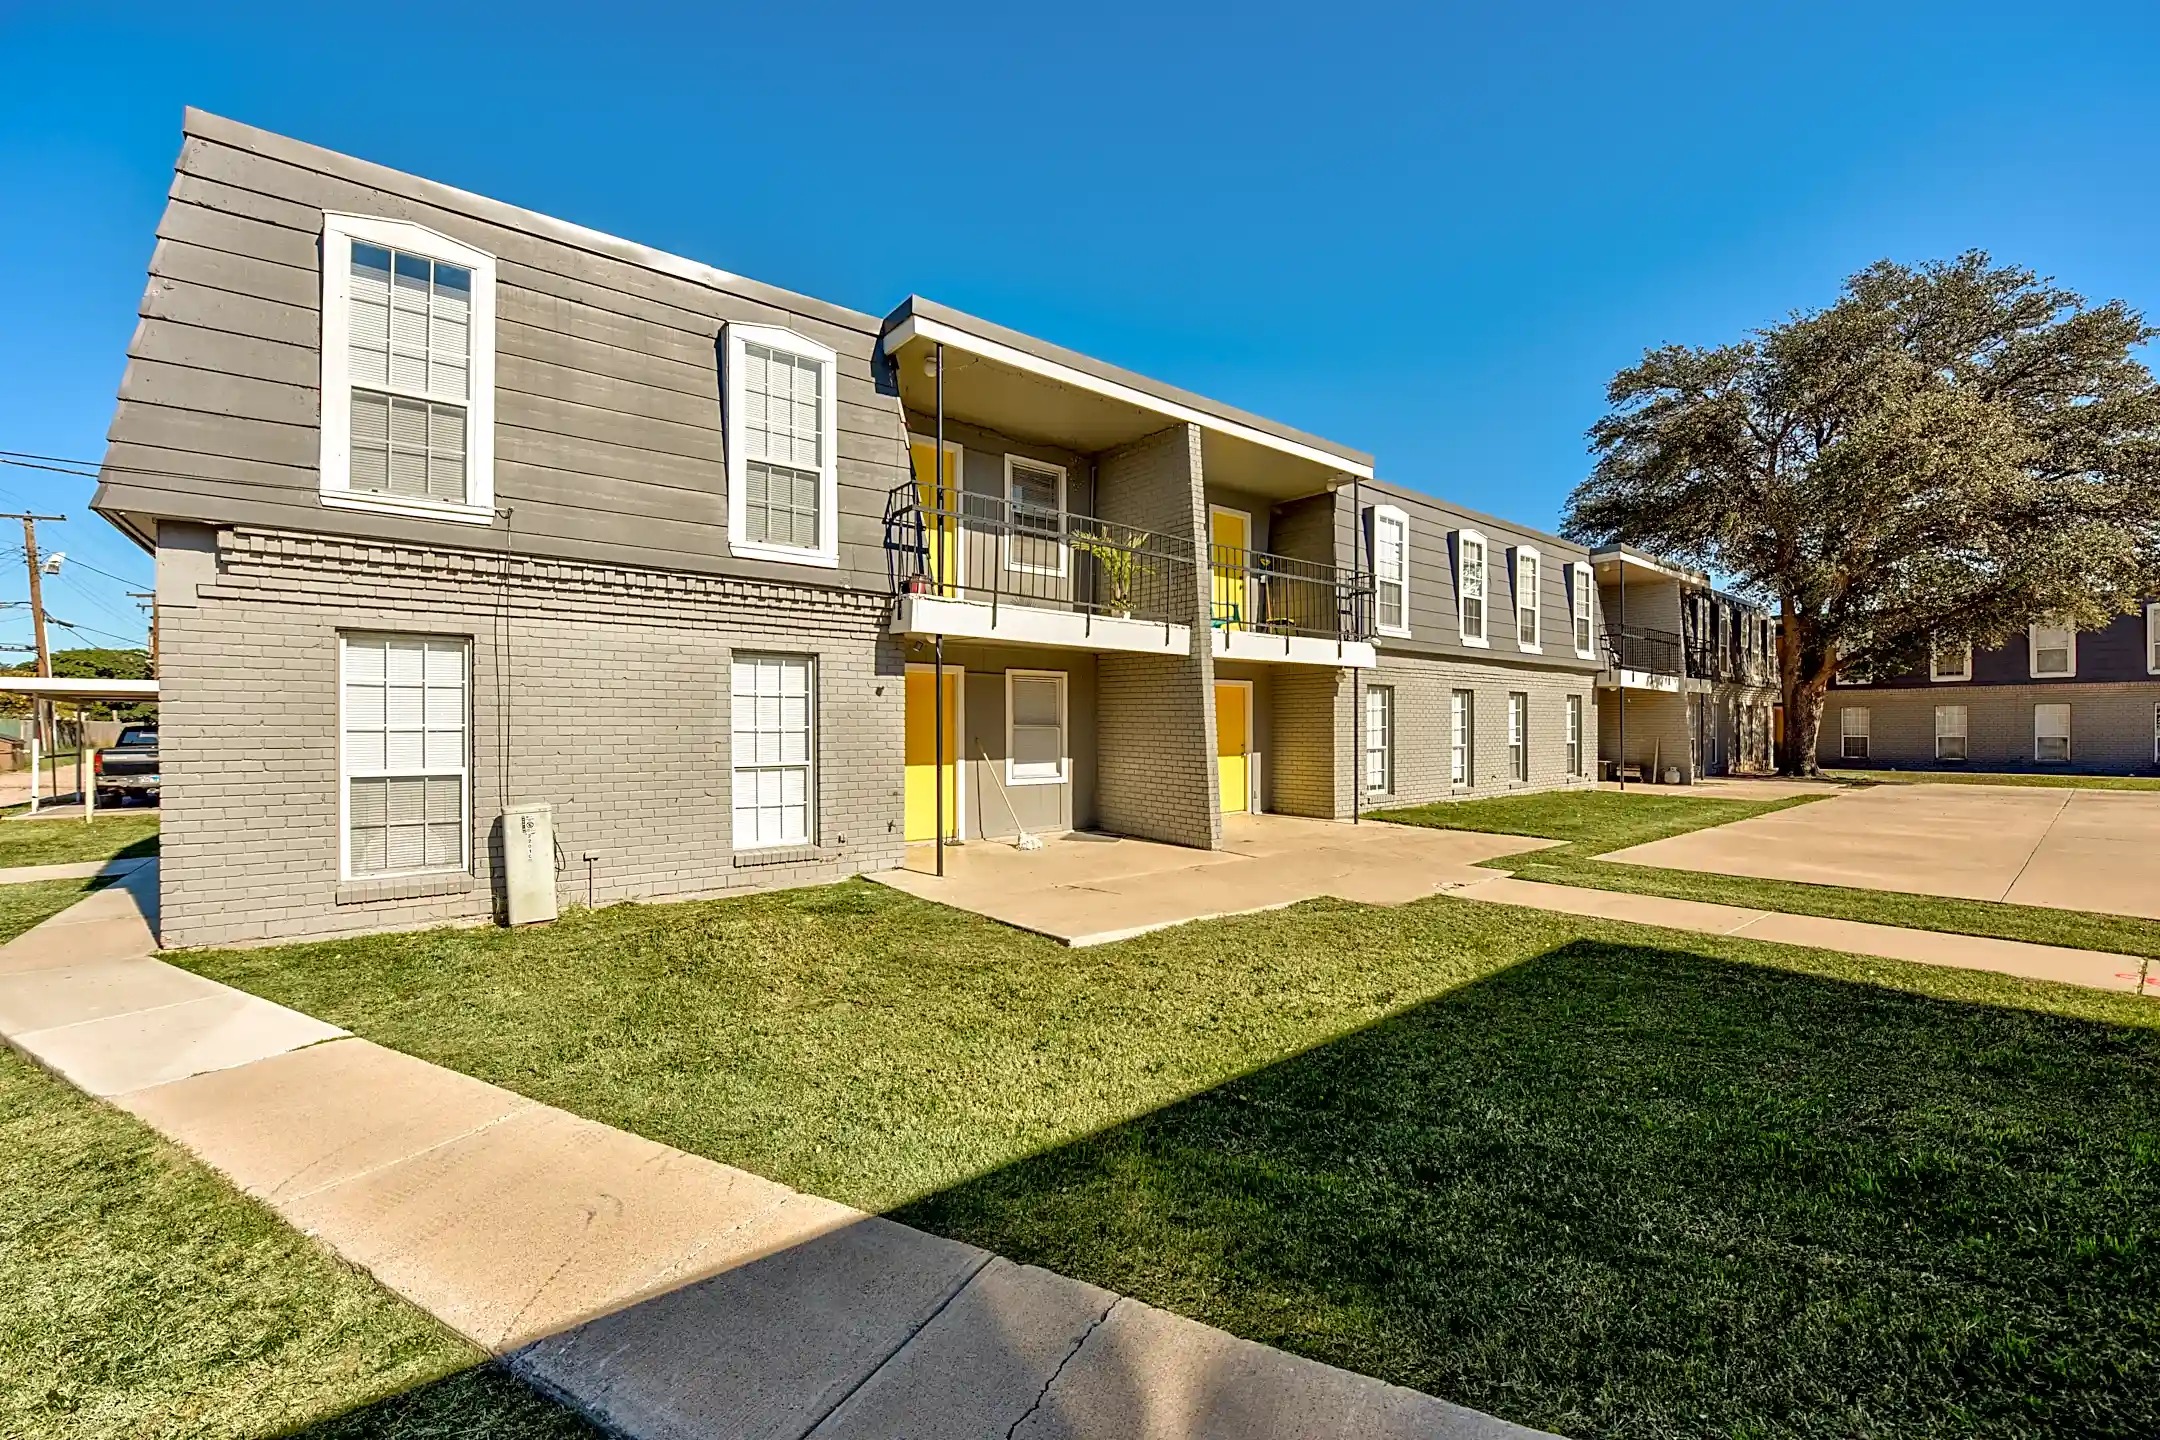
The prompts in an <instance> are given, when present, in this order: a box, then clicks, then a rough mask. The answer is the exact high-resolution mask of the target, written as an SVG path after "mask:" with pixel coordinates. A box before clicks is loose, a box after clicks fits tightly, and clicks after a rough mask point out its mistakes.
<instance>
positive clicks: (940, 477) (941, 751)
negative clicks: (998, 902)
mask: <svg viewBox="0 0 2160 1440" xmlns="http://www.w3.org/2000/svg"><path fill="white" fill-rule="evenodd" d="M933 363H934V364H935V365H936V366H937V439H936V441H935V442H934V444H933V445H932V448H931V451H930V494H931V495H932V496H933V497H934V498H935V500H936V502H937V503H936V506H935V508H934V509H933V511H932V523H933V524H935V525H936V526H937V535H938V539H937V548H936V550H934V551H933V552H932V553H934V554H936V555H937V557H938V560H939V562H940V563H939V567H938V568H939V569H940V570H943V569H944V568H946V567H947V566H948V565H949V564H950V563H951V561H952V560H953V559H954V558H956V557H954V556H950V555H947V554H945V553H944V540H945V516H944V514H943V513H942V512H943V511H944V509H945V344H944V342H943V341H939V342H938V346H937V352H936V359H935V361H934V362H933ZM953 548H954V549H956V550H957V549H958V548H959V545H958V537H957V536H956V537H955V544H954V547H953ZM946 578H947V577H945V576H944V575H942V574H941V575H939V576H938V581H939V586H938V588H939V589H940V590H942V589H943V588H944V581H945V579H946ZM933 644H934V648H933V650H932V658H931V663H930V690H931V700H930V724H931V728H932V729H933V730H934V731H935V732H936V733H935V735H934V736H933V737H932V739H931V742H930V754H931V759H932V767H931V771H930V793H931V794H932V795H933V796H935V797H936V798H935V800H934V801H933V802H932V806H931V817H932V818H931V823H932V825H933V826H934V827H935V831H934V833H933V834H932V836H931V843H932V844H933V845H935V846H936V847H937V873H938V878H939V879H943V878H944V876H945V635H944V632H942V631H940V632H939V633H938V635H937V636H936V638H935V640H934V642H933ZM955 763H957V761H956V762H955Z"/></svg>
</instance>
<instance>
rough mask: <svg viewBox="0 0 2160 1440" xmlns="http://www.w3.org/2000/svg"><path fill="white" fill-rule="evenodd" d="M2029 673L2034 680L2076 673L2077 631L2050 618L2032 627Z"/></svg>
mask: <svg viewBox="0 0 2160 1440" xmlns="http://www.w3.org/2000/svg"><path fill="white" fill-rule="evenodd" d="M2030 650H2031V656H2032V666H2031V675H2032V678H2033V679H2035V680H2041V679H2046V678H2048V677H2051V676H2054V677H2062V676H2072V675H2075V674H2077V632H2076V631H2075V630H2072V629H2071V628H2070V627H2068V626H2066V625H2059V624H2056V623H2055V622H2053V621H2052V620H2051V621H2049V622H2047V623H2046V624H2042V625H2035V626H2033V627H2032V632H2031V637H2030Z"/></svg>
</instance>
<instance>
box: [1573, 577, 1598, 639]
mask: <svg viewBox="0 0 2160 1440" xmlns="http://www.w3.org/2000/svg"><path fill="white" fill-rule="evenodd" d="M1569 573H1570V574H1571V575H1572V576H1573V577H1574V580H1575V589H1574V591H1573V593H1572V594H1570V595H1569V597H1568V600H1569V604H1570V608H1571V613H1572V615H1573V617H1574V621H1575V653H1576V655H1578V656H1580V657H1581V658H1582V659H1585V660H1588V659H1589V658H1590V657H1591V656H1592V655H1594V654H1596V653H1597V652H1596V651H1595V649H1594V648H1593V645H1594V642H1593V640H1592V638H1591V634H1590V625H1591V610H1590V607H1591V605H1592V604H1593V603H1594V599H1593V597H1595V595H1596V594H1597V588H1596V587H1597V581H1596V580H1595V579H1594V578H1593V577H1592V576H1591V573H1590V567H1589V566H1588V565H1576V566H1573V567H1571V569H1570V571H1569Z"/></svg>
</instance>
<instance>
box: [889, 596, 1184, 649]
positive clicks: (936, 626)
mask: <svg viewBox="0 0 2160 1440" xmlns="http://www.w3.org/2000/svg"><path fill="white" fill-rule="evenodd" d="M892 633H893V634H895V635H951V636H954V637H956V638H959V639H964V640H996V641H1001V642H1004V643H1006V644H1013V645H1048V646H1052V647H1054V648H1057V649H1061V650H1116V651H1123V652H1127V653H1131V654H1136V655H1187V654H1190V653H1191V652H1192V628H1191V627H1190V626H1186V625H1174V624H1173V625H1165V624H1163V623H1162V622H1161V621H1159V620H1133V619H1127V618H1123V617H1120V616H1115V615H1090V614H1088V613H1087V612H1086V611H1081V610H1048V609H1044V608H1042V607H1040V606H1036V605H1010V604H1007V605H1000V606H997V607H996V608H995V609H994V610H993V608H992V607H991V606H990V605H989V604H987V603H985V602H983V601H980V600H948V599H945V598H944V597H942V596H937V595H902V596H901V597H900V603H899V605H898V606H896V607H895V608H894V611H893V622H892Z"/></svg>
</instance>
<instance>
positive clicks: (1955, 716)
mask: <svg viewBox="0 0 2160 1440" xmlns="http://www.w3.org/2000/svg"><path fill="white" fill-rule="evenodd" d="M1935 758H1936V759H1937V760H1963V759H1964V758H1965V707H1964V706H1963V705H1937V706H1936V707H1935Z"/></svg>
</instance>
